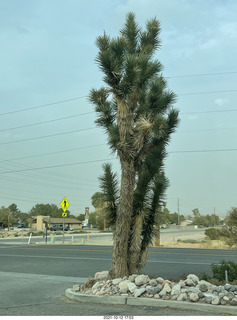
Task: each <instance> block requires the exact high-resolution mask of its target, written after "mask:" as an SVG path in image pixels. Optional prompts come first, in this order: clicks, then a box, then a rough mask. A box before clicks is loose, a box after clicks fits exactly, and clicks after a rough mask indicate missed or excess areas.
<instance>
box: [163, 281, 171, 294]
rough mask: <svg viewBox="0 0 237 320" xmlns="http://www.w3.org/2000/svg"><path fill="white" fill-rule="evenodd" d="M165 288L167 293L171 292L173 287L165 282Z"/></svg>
mask: <svg viewBox="0 0 237 320" xmlns="http://www.w3.org/2000/svg"><path fill="white" fill-rule="evenodd" d="M163 290H165V291H166V292H167V293H170V292H171V291H172V289H171V288H170V285H169V284H168V283H165V285H164V287H163Z"/></svg>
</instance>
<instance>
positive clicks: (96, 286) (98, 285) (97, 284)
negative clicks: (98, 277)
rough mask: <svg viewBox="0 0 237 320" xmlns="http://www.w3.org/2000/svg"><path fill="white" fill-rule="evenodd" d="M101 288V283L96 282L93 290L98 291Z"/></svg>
mask: <svg viewBox="0 0 237 320" xmlns="http://www.w3.org/2000/svg"><path fill="white" fill-rule="evenodd" d="M99 287H100V283H99V282H96V283H95V284H94V285H93V287H92V290H97V289H98V288H99Z"/></svg>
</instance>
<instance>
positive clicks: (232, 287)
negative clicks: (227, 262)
mask: <svg viewBox="0 0 237 320" xmlns="http://www.w3.org/2000/svg"><path fill="white" fill-rule="evenodd" d="M229 291H230V292H234V291H237V286H231V288H230V290H229Z"/></svg>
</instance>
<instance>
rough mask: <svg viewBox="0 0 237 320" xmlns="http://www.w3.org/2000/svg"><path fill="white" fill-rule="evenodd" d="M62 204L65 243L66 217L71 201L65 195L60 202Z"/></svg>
mask: <svg viewBox="0 0 237 320" xmlns="http://www.w3.org/2000/svg"><path fill="white" fill-rule="evenodd" d="M60 206H61V207H62V209H63V213H62V217H63V243H64V230H65V218H66V217H67V212H66V211H67V208H68V207H69V202H68V201H67V198H66V197H64V198H63V200H62V201H61V203H60Z"/></svg>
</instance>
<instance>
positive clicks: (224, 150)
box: [168, 149, 237, 154]
mask: <svg viewBox="0 0 237 320" xmlns="http://www.w3.org/2000/svg"><path fill="white" fill-rule="evenodd" d="M229 151H237V149H207V150H182V151H170V152H168V154H169V153H193V152H196V153H197V152H198V153H199V152H229Z"/></svg>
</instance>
